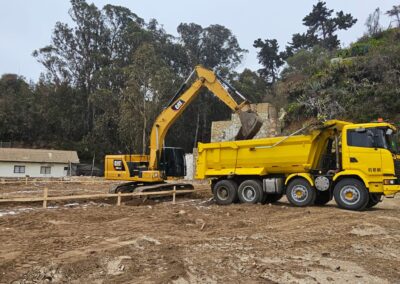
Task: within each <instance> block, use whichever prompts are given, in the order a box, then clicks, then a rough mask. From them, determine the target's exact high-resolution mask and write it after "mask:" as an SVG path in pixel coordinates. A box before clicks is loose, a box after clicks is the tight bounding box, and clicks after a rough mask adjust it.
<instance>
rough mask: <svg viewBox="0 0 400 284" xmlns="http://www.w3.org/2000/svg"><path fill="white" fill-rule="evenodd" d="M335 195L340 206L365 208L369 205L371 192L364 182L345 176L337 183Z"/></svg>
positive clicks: (344, 207)
mask: <svg viewBox="0 0 400 284" xmlns="http://www.w3.org/2000/svg"><path fill="white" fill-rule="evenodd" d="M333 196H334V197H335V201H336V203H337V205H338V206H339V207H340V208H343V209H347V210H357V211H361V210H364V209H365V207H366V206H367V205H368V201H369V194H368V190H367V188H366V187H365V185H364V183H363V182H361V181H359V180H358V179H354V178H345V179H343V180H341V181H339V182H338V183H337V184H336V185H335V189H334V190H333Z"/></svg>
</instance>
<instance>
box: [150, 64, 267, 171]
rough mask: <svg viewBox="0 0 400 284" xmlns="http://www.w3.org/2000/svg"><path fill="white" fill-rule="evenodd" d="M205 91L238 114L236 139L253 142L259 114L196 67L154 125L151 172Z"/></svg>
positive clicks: (228, 85)
mask: <svg viewBox="0 0 400 284" xmlns="http://www.w3.org/2000/svg"><path fill="white" fill-rule="evenodd" d="M194 74H197V79H196V80H195V81H194V83H193V84H192V85H191V86H190V87H189V88H186V85H187V84H188V82H189V80H190V79H191V77H193V75H194ZM224 86H226V88H229V89H230V90H232V91H233V92H235V93H236V94H237V95H238V96H239V97H241V98H242V99H243V102H242V103H241V104H238V103H236V101H235V100H234V99H233V98H232V96H231V95H230V94H229V92H228V91H227V90H226V88H225V87H224ZM202 87H206V88H207V89H208V90H210V91H211V92H212V93H213V94H214V95H215V96H217V97H218V98H219V99H220V100H221V101H222V102H224V103H225V104H226V105H227V106H228V107H229V108H230V109H231V110H232V111H234V112H236V113H238V114H239V118H240V120H241V123H242V128H241V130H240V131H239V133H238V135H237V136H236V139H238V140H240V139H242V140H243V139H251V138H253V137H254V136H255V134H257V132H258V130H259V129H260V127H261V124H262V123H261V121H260V120H259V118H258V116H257V114H255V113H253V112H252V111H251V109H250V104H249V102H248V101H247V100H246V98H245V97H243V96H242V95H241V94H240V93H239V92H238V91H236V90H235V89H234V88H233V87H232V86H231V85H230V84H229V83H227V82H225V81H224V80H223V79H222V78H220V77H219V76H218V75H216V74H215V73H214V72H213V71H211V70H208V69H206V68H204V67H202V66H196V68H195V70H194V71H193V72H192V74H191V75H190V76H189V78H188V79H187V80H186V82H185V83H184V84H183V85H182V87H181V88H180V90H179V91H178V93H177V94H176V95H175V96H174V98H173V99H172V100H171V102H170V104H168V107H167V108H165V109H164V110H163V111H162V112H161V114H160V115H159V116H158V117H157V119H156V121H155V122H154V124H153V128H152V130H151V135H150V156H149V169H150V170H156V169H157V167H158V160H159V155H160V153H161V149H162V147H163V143H164V139H165V136H166V134H167V132H168V129H169V128H170V127H171V125H172V124H173V123H174V122H175V120H176V119H177V118H178V117H179V116H180V115H181V114H182V113H183V111H184V110H185V109H186V107H187V106H189V104H190V103H191V102H192V101H193V100H194V99H195V98H196V97H197V95H198V94H199V93H200V90H201V88H202Z"/></svg>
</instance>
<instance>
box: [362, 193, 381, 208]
mask: <svg viewBox="0 0 400 284" xmlns="http://www.w3.org/2000/svg"><path fill="white" fill-rule="evenodd" d="M381 197H382V194H379V193H370V194H369V200H368V204H367V206H366V207H365V208H372V207H374V206H375V205H377V204H378V203H379V202H381Z"/></svg>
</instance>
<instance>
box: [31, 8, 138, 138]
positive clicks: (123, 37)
mask: <svg viewBox="0 0 400 284" xmlns="http://www.w3.org/2000/svg"><path fill="white" fill-rule="evenodd" d="M71 5H72V8H71V9H70V10H69V14H70V16H71V19H72V20H73V22H74V27H70V26H69V25H68V24H65V23H60V22H57V23H56V26H55V28H54V32H53V36H52V41H51V44H50V45H48V46H46V47H44V48H41V49H39V50H35V51H34V52H33V56H34V57H36V58H37V60H38V61H39V62H40V63H42V64H43V66H44V67H45V68H46V69H47V72H48V78H50V79H51V80H52V81H53V82H54V83H56V84H58V85H60V84H62V83H66V84H71V85H72V86H75V87H77V88H79V89H80V90H82V91H83V93H85V94H86V119H85V130H86V131H88V132H89V131H91V130H92V127H93V122H94V120H95V117H96V109H95V108H94V105H93V104H92V101H93V100H92V99H91V97H92V96H93V93H94V92H95V91H97V90H99V89H101V88H107V89H108V88H121V87H122V86H121V84H124V81H125V80H124V78H121V76H120V75H119V74H120V72H119V71H120V68H122V67H124V66H127V65H128V64H129V58H130V55H131V54H132V52H133V51H134V50H135V49H136V48H137V47H138V45H139V44H138V42H140V39H142V38H143V36H142V34H143V33H141V31H142V30H143V23H144V21H143V19H141V18H139V17H137V16H136V15H135V14H134V13H132V12H130V11H129V9H127V8H123V7H119V6H112V5H106V6H105V7H104V8H103V10H99V9H98V8H97V7H96V6H95V5H94V4H90V5H89V4H88V3H87V2H86V1H84V0H71ZM116 73H119V74H116Z"/></svg>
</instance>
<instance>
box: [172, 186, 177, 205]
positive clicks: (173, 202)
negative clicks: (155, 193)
mask: <svg viewBox="0 0 400 284" xmlns="http://www.w3.org/2000/svg"><path fill="white" fill-rule="evenodd" d="M175 195H176V185H175V186H174V190H173V191H172V204H175Z"/></svg>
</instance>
